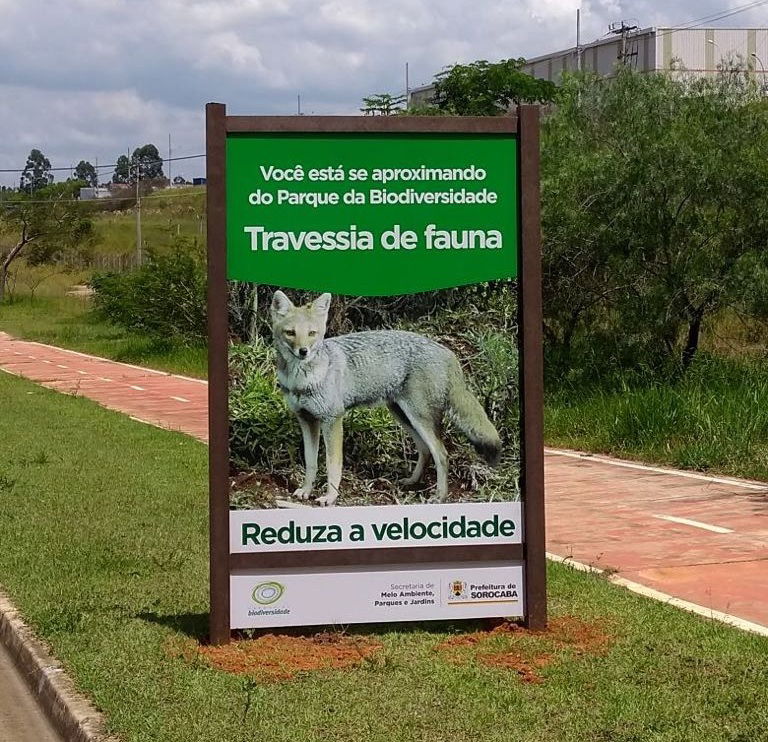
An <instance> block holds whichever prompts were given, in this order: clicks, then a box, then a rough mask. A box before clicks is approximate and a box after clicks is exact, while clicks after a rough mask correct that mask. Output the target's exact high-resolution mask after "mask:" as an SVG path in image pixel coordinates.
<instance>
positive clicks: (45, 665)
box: [0, 590, 117, 742]
mask: <svg viewBox="0 0 768 742" xmlns="http://www.w3.org/2000/svg"><path fill="white" fill-rule="evenodd" d="M0 643H2V644H3V646H4V647H5V648H6V649H7V650H8V653H9V654H10V655H11V659H12V660H13V662H14V664H15V665H16V667H17V668H18V670H19V672H20V673H21V675H22V677H23V679H24V682H25V683H26V684H27V686H28V687H29V688H30V690H31V691H32V693H33V695H34V696H35V698H36V700H37V702H38V704H39V706H40V708H41V709H42V710H43V712H44V713H45V715H46V716H47V717H48V719H49V720H50V722H51V724H52V725H53V727H54V729H55V730H56V731H57V732H58V733H59V734H60V735H61V737H62V738H63V739H64V740H66V742H117V738H116V737H110V736H108V735H107V734H106V732H105V729H106V723H105V719H104V716H103V715H102V714H101V713H99V712H98V711H97V710H96V709H95V708H94V707H93V705H92V704H91V703H90V701H88V700H87V699H86V698H85V697H84V696H83V695H82V694H80V693H79V692H78V690H77V689H76V688H75V684H74V683H73V682H72V680H71V679H70V678H69V676H68V675H67V674H66V673H65V671H64V668H63V667H62V666H61V663H60V662H59V661H58V660H56V659H54V658H53V657H52V656H51V654H50V652H49V651H48V650H47V649H46V648H45V647H44V646H43V644H42V643H41V642H40V641H39V640H38V639H37V637H35V635H34V634H33V633H32V630H31V629H30V628H29V626H27V625H26V624H25V623H24V621H23V620H22V618H21V615H20V613H19V611H18V609H17V608H16V606H14V605H13V603H12V602H11V600H10V599H9V598H8V596H7V595H6V594H5V593H4V592H3V591H2V590H0Z"/></svg>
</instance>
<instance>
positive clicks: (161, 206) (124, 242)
mask: <svg viewBox="0 0 768 742" xmlns="http://www.w3.org/2000/svg"><path fill="white" fill-rule="evenodd" d="M94 225H95V228H96V235H97V237H98V243H97V245H96V253H97V254H102V255H109V254H116V253H117V254H129V253H132V252H133V251H134V250H135V249H136V213H135V211H134V210H133V209H128V210H125V211H119V212H103V213H101V214H98V215H97V216H96V217H95V218H94ZM141 235H142V242H143V244H144V247H145V248H146V249H158V250H162V249H164V248H165V247H167V246H169V245H170V244H171V243H172V241H173V238H174V237H176V236H184V237H192V238H195V239H197V240H199V241H200V242H202V243H203V244H204V243H205V188H197V187H196V188H185V189H183V190H180V189H166V190H164V191H155V192H154V193H152V194H150V195H149V196H147V197H145V198H143V199H142V206H141Z"/></svg>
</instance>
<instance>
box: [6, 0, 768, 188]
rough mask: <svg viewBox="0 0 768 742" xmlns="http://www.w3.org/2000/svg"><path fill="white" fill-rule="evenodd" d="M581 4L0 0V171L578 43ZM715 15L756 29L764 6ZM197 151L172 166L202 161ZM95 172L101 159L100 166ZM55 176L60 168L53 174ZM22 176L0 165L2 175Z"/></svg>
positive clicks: (691, 2)
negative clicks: (458, 65)
mask: <svg viewBox="0 0 768 742" xmlns="http://www.w3.org/2000/svg"><path fill="white" fill-rule="evenodd" d="M579 4H580V3H579V2H578V0H0V59H1V60H2V63H0V169H7V168H21V167H23V166H24V162H25V159H26V155H27V153H28V152H29V150H30V149H31V148H32V147H37V148H39V149H41V150H42V151H43V152H44V153H45V154H46V155H47V156H48V157H49V159H50V160H51V162H52V165H53V166H54V167H70V166H71V164H72V163H77V162H78V161H79V160H80V159H86V160H90V161H91V162H95V161H96V160H97V159H98V162H99V163H100V164H104V163H113V162H114V161H115V159H116V157H117V156H118V155H119V154H121V153H123V152H128V151H129V150H132V149H133V148H134V147H136V146H138V145H141V144H144V143H146V142H153V143H155V144H156V145H157V146H158V147H159V148H160V151H161V153H162V154H163V156H167V146H168V134H169V133H171V134H172V138H173V154H174V156H177V155H178V156H182V155H194V154H198V153H200V152H202V151H203V148H204V141H203V106H204V104H205V103H206V101H210V100H216V101H221V102H224V103H227V105H228V109H229V111H230V112H231V113H256V114H276V113H280V114H285V113H295V111H296V96H297V93H301V97H302V109H303V111H304V112H306V113H317V114H321V113H322V114H338V113H356V112H357V110H358V107H359V105H360V99H361V98H362V97H363V96H364V95H367V94H369V93H372V92H386V91H391V92H401V91H402V90H403V88H404V86H405V82H404V66H405V63H406V62H408V63H409V64H410V72H411V84H412V85H418V84H421V83H425V82H429V81H430V80H431V78H432V75H433V74H434V73H435V72H436V71H438V70H440V69H441V68H442V67H444V66H445V65H449V64H452V63H455V62H468V61H471V60H474V59H479V58H483V59H489V60H496V59H500V58H505V57H518V56H524V57H533V56H536V55H538V54H543V53H547V52H550V51H554V50H557V49H560V48H565V47H568V46H571V45H573V44H574V37H575V15H576V8H577V7H578V6H579ZM746 4H747V3H746V0H734V1H733V2H726V1H725V0H714V1H711V0H678V2H674V3H671V2H668V1H665V2H662V0H636V1H635V2H619V1H618V0H592V1H591V2H587V1H586V0H585V1H584V2H582V3H581V7H582V33H583V39H584V41H585V42H586V41H590V40H592V39H595V38H597V37H599V36H601V35H603V34H604V33H605V32H606V29H607V25H608V23H610V22H611V21H615V20H620V19H622V18H625V19H626V18H631V19H635V20H636V22H638V23H639V24H640V25H641V26H651V25H661V26H663V25H677V24H681V23H684V22H686V21H688V20H690V19H694V18H699V17H702V16H705V15H708V14H712V13H716V12H718V11H721V10H727V9H728V8H737V7H741V6H744V5H746ZM715 25H738V26H747V25H748V26H766V25H768V5H763V6H762V7H761V8H758V9H755V10H752V11H749V12H744V13H741V14H739V15H736V16H734V17H733V18H731V19H728V20H726V21H723V22H722V23H721V24H715ZM203 162H204V161H203V160H189V161H187V162H185V163H181V162H180V163H174V174H179V173H181V174H183V175H185V176H187V177H192V176H193V175H200V174H202V172H203V168H204V165H203ZM102 172H104V173H105V175H106V171H102ZM64 175H66V173H65V174H64ZM16 182H18V176H17V175H15V174H0V183H4V184H8V185H9V184H13V183H16Z"/></svg>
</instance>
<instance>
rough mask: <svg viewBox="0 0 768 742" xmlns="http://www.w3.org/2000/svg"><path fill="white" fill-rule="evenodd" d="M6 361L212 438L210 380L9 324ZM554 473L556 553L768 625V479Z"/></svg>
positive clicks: (566, 466) (629, 469)
mask: <svg viewBox="0 0 768 742" xmlns="http://www.w3.org/2000/svg"><path fill="white" fill-rule="evenodd" d="M0 368H1V369H3V370H5V371H7V372H10V373H13V374H18V375H19V376H24V377H26V378H28V379H32V380H33V381H36V382H38V383H40V384H42V385H43V386H46V387H49V388H51V389H56V390H58V391H61V392H68V393H76V394H81V395H83V396H85V397H88V398H90V399H93V400H95V401H97V402H99V403H101V404H103V405H104V406H105V407H108V408H110V409H113V410H118V411H120V412H124V413H126V414H128V415H131V416H132V417H135V418H138V419H140V420H143V421H145V422H148V423H151V424H153V425H157V426H160V427H164V428H170V429H172V430H179V431H183V432H185V433H188V434H189V435H193V436H196V437H197V438H200V439H201V440H207V435H208V431H207V384H206V383H205V382H204V381H202V380H200V379H190V378H186V377H183V376H176V375H173V374H168V373H165V372H162V371H154V370H151V369H146V368H139V367H136V366H131V365H129V364H124V363H117V362H114V361H108V360H105V359H102V358H95V357H93V356H88V355H84V354H82V353H76V352H74V351H69V350H63V349H60V348H54V347H51V346H47V345H42V344H39V343H32V342H27V341H21V340H16V339H14V338H12V337H10V336H8V335H5V334H3V333H0ZM546 479H547V542H548V549H549V551H550V552H551V553H553V554H555V555H559V556H560V557H571V558H573V559H574V560H577V561H579V562H581V563H585V564H589V565H593V566H597V567H600V568H603V569H608V570H610V571H614V570H615V571H616V572H618V574H619V575H620V576H621V577H623V578H625V579H627V580H630V581H632V582H636V583H639V584H641V585H644V586H647V587H650V588H653V589H656V590H659V591H661V592H663V593H666V594H667V595H669V596H673V597H676V598H680V599H683V600H686V601H690V602H692V603H694V604H696V605H698V606H701V607H703V608H706V609H711V610H713V611H721V612H724V613H729V614H732V615H735V616H737V617H739V618H741V619H745V620H747V621H751V622H754V623H757V624H761V625H763V626H766V627H768V485H766V484H764V483H760V482H748V481H744V480H735V479H719V478H713V477H705V476H701V475H697V474H692V473H689V472H679V471H674V470H662V469H658V468H653V467H643V466H641V465H637V464H633V463H629V462H621V461H617V460H615V459H608V458H606V457H595V456H589V455H582V454H577V453H574V452H566V451H560V452H559V451H552V450H550V451H548V452H547V459H546ZM670 518H672V519H674V518H681V519H684V520H685V521H693V523H688V522H682V523H681V522H679V521H674V520H670Z"/></svg>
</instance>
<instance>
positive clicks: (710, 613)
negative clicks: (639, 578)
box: [547, 552, 768, 636]
mask: <svg viewBox="0 0 768 742" xmlns="http://www.w3.org/2000/svg"><path fill="white" fill-rule="evenodd" d="M547 559H549V560H550V561H552V562H559V563H560V564H565V565H566V566H569V567H573V568H574V569H576V570H578V571H579V572H593V573H594V574H603V573H604V570H602V569H599V568H598V567H592V566H590V565H589V564H584V563H583V562H577V561H576V560H575V559H571V558H570V557H561V556H559V555H558V554H551V553H549V552H547ZM605 579H607V580H608V582H611V583H613V584H614V585H619V586H620V587H624V588H626V589H627V590H631V591H632V592H633V593H637V594H638V595H642V596H643V597H645V598H651V599H652V600H658V601H659V602H661V603H667V604H669V605H671V606H674V607H675V608H680V609H682V610H684V611H688V612H689V613H695V614H697V615H699V616H704V618H709V619H711V620H713V621H720V622H721V623H724V624H728V625H729V626H734V627H735V628H737V629H741V630H742V631H749V632H751V633H753V634H760V635H761V636H768V626H763V624H759V623H754V622H753V621H747V620H746V619H744V618H739V617H738V616H733V615H731V614H730V613H723V612H722V611H716V610H714V609H712V608H705V607H704V606H703V605H698V604H697V603H691V602H690V601H688V600H683V599H682V598H676V597H675V596H674V595H668V594H667V593H663V592H661V590H654V589H653V588H652V587H646V586H645V585H641V584H640V583H639V582H632V580H625V579H624V578H623V577H619V576H618V575H614V574H610V575H606V577H605Z"/></svg>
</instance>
